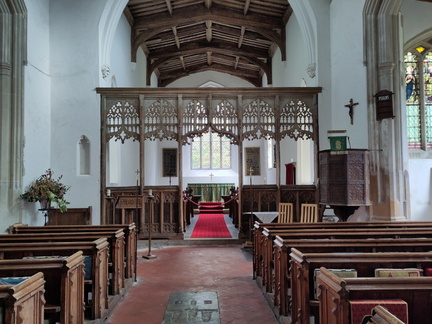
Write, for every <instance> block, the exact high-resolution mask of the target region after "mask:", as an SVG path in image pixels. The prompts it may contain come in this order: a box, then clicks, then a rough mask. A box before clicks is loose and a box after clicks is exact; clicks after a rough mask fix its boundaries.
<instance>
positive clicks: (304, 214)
mask: <svg viewBox="0 0 432 324" xmlns="http://www.w3.org/2000/svg"><path fill="white" fill-rule="evenodd" d="M317 222H318V205H317V204H302V205H301V214H300V223H317Z"/></svg>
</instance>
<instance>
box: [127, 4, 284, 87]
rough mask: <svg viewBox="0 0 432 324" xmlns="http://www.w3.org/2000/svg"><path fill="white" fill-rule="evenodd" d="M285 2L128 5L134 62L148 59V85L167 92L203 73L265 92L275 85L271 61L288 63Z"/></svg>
mask: <svg viewBox="0 0 432 324" xmlns="http://www.w3.org/2000/svg"><path fill="white" fill-rule="evenodd" d="M291 14H292V9H291V7H290V5H289V3H288V1H287V0H266V1H258V0H130V1H129V2H128V4H127V6H126V8H125V15H126V17H127V19H128V21H129V23H130V25H131V28H132V46H131V56H132V61H133V62H136V57H137V51H138V49H139V48H142V50H143V51H144V53H145V55H146V56H147V76H146V77H147V85H150V77H151V75H152V73H155V74H156V76H157V78H158V86H159V87H164V86H167V85H168V84H170V83H172V82H173V81H175V80H178V79H180V78H182V77H185V76H188V75H190V74H193V73H197V72H202V71H208V70H211V71H218V72H224V73H229V74H231V75H233V76H236V77H239V78H242V79H244V80H247V81H248V82H250V83H252V84H253V85H255V86H258V87H259V86H262V77H263V75H264V74H265V75H266V76H267V81H268V83H269V84H272V57H273V55H274V53H275V52H276V50H277V49H278V48H279V49H280V52H281V58H282V60H283V61H285V58H286V41H285V26H286V23H287V22H288V19H289V17H290V16H291Z"/></svg>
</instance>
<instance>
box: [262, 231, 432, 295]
mask: <svg viewBox="0 0 432 324" xmlns="http://www.w3.org/2000/svg"><path fill="white" fill-rule="evenodd" d="M261 236H262V238H261V248H260V250H261V252H260V253H261V257H260V258H261V259H260V260H259V261H260V264H258V266H257V269H259V271H258V272H259V273H261V276H262V285H263V286H265V287H266V292H272V266H273V264H274V263H275V261H274V258H273V255H274V253H273V240H274V239H275V238H276V236H279V237H281V238H282V239H284V240H285V239H286V240H290V239H293V240H294V239H296V240H304V239H357V240H360V241H361V240H366V239H371V238H389V239H390V238H418V237H425V238H432V228H410V229H405V228H367V229H362V228H354V229H353V228H343V229H332V231H331V232H329V231H328V229H322V228H318V229H290V230H283V231H279V230H268V229H266V228H264V229H263V230H262V233H261Z"/></svg>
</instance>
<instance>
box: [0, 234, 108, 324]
mask: <svg viewBox="0 0 432 324" xmlns="http://www.w3.org/2000/svg"><path fill="white" fill-rule="evenodd" d="M4 236H14V235H4ZM108 249H109V245H108V242H107V239H106V238H100V239H97V240H95V241H93V242H87V241H85V242H80V241H75V242H35V241H33V242H32V243H28V242H27V243H16V242H12V243H0V259H1V260H10V259H22V258H24V257H32V256H50V255H51V256H57V255H60V256H69V255H73V254H75V253H76V252H77V251H81V252H80V253H82V254H83V255H84V256H91V260H92V262H91V264H92V268H91V280H86V284H87V285H89V286H90V291H91V293H92V298H93V299H92V302H91V303H90V312H91V314H90V316H91V318H92V319H96V318H103V317H105V316H106V315H107V309H108V307H109V305H108ZM1 260H0V262H1ZM83 296H84V293H83ZM83 298H84V297H83Z"/></svg>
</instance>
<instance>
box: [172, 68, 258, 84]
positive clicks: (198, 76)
mask: <svg viewBox="0 0 432 324" xmlns="http://www.w3.org/2000/svg"><path fill="white" fill-rule="evenodd" d="M209 81H213V82H216V83H219V84H221V85H223V86H224V87H227V88H232V87H248V88H250V87H253V85H252V84H251V83H249V82H247V81H246V80H243V79H240V78H238V77H235V76H232V75H230V74H227V73H221V72H215V71H205V72H199V73H194V74H191V75H189V76H188V77H184V78H181V79H178V80H176V81H174V82H173V83H170V84H169V85H168V86H167V88H197V87H199V86H201V85H203V84H204V83H206V82H209Z"/></svg>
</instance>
